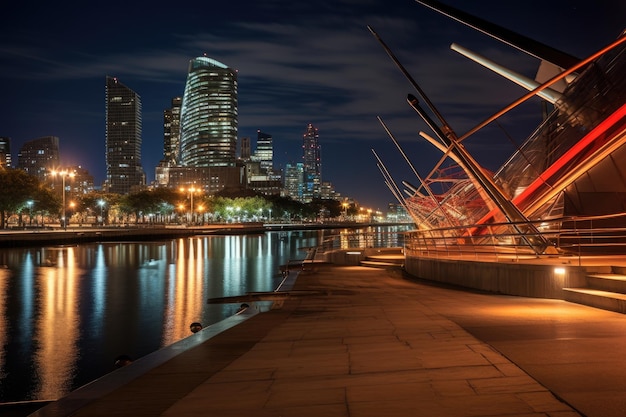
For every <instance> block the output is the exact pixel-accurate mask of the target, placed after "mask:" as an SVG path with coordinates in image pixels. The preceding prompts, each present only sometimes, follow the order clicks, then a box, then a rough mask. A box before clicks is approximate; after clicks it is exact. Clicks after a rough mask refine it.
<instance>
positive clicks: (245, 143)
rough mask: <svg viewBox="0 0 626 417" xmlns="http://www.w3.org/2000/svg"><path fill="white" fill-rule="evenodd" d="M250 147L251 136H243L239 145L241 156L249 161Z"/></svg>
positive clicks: (243, 159)
mask: <svg viewBox="0 0 626 417" xmlns="http://www.w3.org/2000/svg"><path fill="white" fill-rule="evenodd" d="M250 149H251V147H250V138H249V137H247V136H244V137H243V138H241V144H240V146H239V158H241V160H242V161H247V160H249V159H250V155H251V153H250Z"/></svg>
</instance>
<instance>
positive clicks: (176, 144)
mask: <svg viewBox="0 0 626 417" xmlns="http://www.w3.org/2000/svg"><path fill="white" fill-rule="evenodd" d="M182 102H183V99H182V97H174V98H173V99H172V106H171V107H170V108H169V109H165V110H163V159H161V160H160V161H159V164H158V165H157V166H156V168H155V170H154V179H155V181H154V182H155V184H156V186H158V187H167V186H168V184H169V172H170V168H172V167H175V166H177V165H178V161H179V155H180V111H181V106H182Z"/></svg>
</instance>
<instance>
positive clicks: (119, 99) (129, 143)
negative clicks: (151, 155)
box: [105, 77, 146, 194]
mask: <svg viewBox="0 0 626 417" xmlns="http://www.w3.org/2000/svg"><path fill="white" fill-rule="evenodd" d="M106 169H107V178H106V185H105V186H106V189H107V190H108V191H109V192H112V193H118V194H128V193H129V192H131V191H132V190H134V189H137V188H140V187H142V186H144V185H145V183H146V175H145V173H144V171H143V168H142V167H141V98H140V97H139V95H138V94H137V93H135V92H134V91H133V90H131V89H130V88H128V87H126V86H125V85H124V84H122V83H120V82H119V81H118V79H117V78H115V77H106Z"/></svg>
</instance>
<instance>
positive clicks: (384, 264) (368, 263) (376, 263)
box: [359, 259, 404, 268]
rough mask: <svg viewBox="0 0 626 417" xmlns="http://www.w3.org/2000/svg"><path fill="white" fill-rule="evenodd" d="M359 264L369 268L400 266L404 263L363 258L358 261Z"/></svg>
mask: <svg viewBox="0 0 626 417" xmlns="http://www.w3.org/2000/svg"><path fill="white" fill-rule="evenodd" d="M359 265H361V266H367V267H370V268H401V267H402V266H403V265H404V262H395V261H380V260H370V259H364V260H362V261H361V262H359Z"/></svg>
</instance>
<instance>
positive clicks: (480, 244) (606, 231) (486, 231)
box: [405, 213, 626, 261]
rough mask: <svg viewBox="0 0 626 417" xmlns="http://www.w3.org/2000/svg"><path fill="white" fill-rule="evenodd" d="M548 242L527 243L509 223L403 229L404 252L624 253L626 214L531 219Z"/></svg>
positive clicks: (495, 257) (475, 254) (507, 255)
mask: <svg viewBox="0 0 626 417" xmlns="http://www.w3.org/2000/svg"><path fill="white" fill-rule="evenodd" d="M531 223H532V224H533V225H534V226H535V228H536V229H537V230H538V231H539V234H540V235H541V236H542V237H543V238H544V239H545V240H546V241H547V242H549V246H548V247H546V248H545V250H544V251H543V252H542V253H537V252H536V251H535V250H533V248H531V247H530V246H529V245H528V240H527V239H525V236H524V235H521V234H520V233H517V232H516V231H515V228H514V227H513V226H514V224H513V223H492V224H488V225H471V226H463V227H447V228H440V229H430V230H416V231H411V232H407V233H406V236H405V253H406V255H407V256H411V255H413V256H428V257H462V258H477V259H478V258H479V257H480V258H481V259H485V257H490V256H491V257H492V258H493V260H495V261H498V260H500V259H502V260H510V259H511V258H515V259H520V258H528V257H537V258H539V257H543V256H554V255H573V256H579V257H580V256H583V255H604V254H626V213H619V214H613V215H605V216H587V217H560V218H553V219H549V220H537V221H532V222H531Z"/></svg>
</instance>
